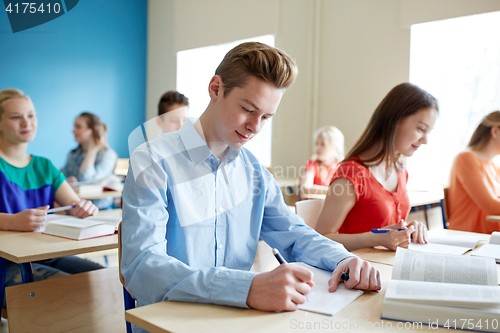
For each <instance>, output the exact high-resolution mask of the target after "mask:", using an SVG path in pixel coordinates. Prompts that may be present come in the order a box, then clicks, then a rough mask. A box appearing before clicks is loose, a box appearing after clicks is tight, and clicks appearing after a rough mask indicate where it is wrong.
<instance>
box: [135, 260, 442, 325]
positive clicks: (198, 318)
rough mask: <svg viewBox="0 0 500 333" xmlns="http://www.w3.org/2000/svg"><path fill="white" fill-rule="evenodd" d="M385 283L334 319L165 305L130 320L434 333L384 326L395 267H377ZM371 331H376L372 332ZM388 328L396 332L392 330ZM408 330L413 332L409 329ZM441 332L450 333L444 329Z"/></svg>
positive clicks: (147, 309) (143, 309)
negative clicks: (383, 314)
mask: <svg viewBox="0 0 500 333" xmlns="http://www.w3.org/2000/svg"><path fill="white" fill-rule="evenodd" d="M373 266H375V267H376V268H377V269H378V270H379V271H380V275H381V278H382V290H381V291H380V292H367V293H365V294H364V295H362V296H361V297H360V298H358V299H357V300H356V301H354V302H353V303H351V304H350V305H348V306H347V307H345V308H344V309H342V311H340V312H339V313H337V314H336V315H335V316H325V315H320V314H316V313H312V312H305V311H294V312H283V313H274V312H263V311H258V310H254V309H241V308H235V307H228V306H218V305H212V304H199V303H183V302H171V301H164V302H160V303H156V304H151V305H148V306H144V307H140V308H136V309H132V310H129V311H127V312H125V319H126V320H127V321H128V322H131V323H133V324H135V325H138V326H140V327H142V328H144V329H146V330H148V331H150V332H153V333H166V332H175V333H190V332H206V333H209V332H217V333H221V332H239V333H246V332H248V333H250V332H252V333H253V332H259V333H265V332H269V333H276V332H280V333H281V332H332V331H335V332H355V331H359V332H364V331H372V330H373V331H377V332H394V330H395V329H397V325H398V324H399V325H400V326H401V327H403V328H402V329H403V330H404V332H431V331H436V330H435V329H430V328H429V327H428V325H423V326H421V327H413V328H412V327H411V325H412V324H407V325H408V326H407V329H405V328H404V325H405V323H402V322H398V321H390V320H382V319H380V313H381V311H382V301H383V299H384V294H385V288H386V286H387V283H388V281H389V280H390V278H391V274H392V266H390V265H385V264H379V263H373ZM370 325H371V326H370ZM388 326H391V327H392V329H390V328H389V327H388ZM408 327H409V328H408ZM438 330H440V331H442V332H444V331H447V330H446V329H444V328H439V329H438Z"/></svg>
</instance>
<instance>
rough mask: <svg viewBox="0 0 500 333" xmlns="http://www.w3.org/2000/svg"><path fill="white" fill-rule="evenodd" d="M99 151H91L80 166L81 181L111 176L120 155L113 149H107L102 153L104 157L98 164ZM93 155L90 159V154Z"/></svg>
mask: <svg viewBox="0 0 500 333" xmlns="http://www.w3.org/2000/svg"><path fill="white" fill-rule="evenodd" d="M97 154H98V152H95V153H92V154H91V152H90V151H89V152H88V153H87V155H86V156H85V158H84V159H83V162H82V164H81V166H80V170H79V173H80V174H79V177H78V179H79V180H80V181H84V182H85V181H92V180H96V179H102V178H105V177H107V176H111V175H112V174H113V171H114V169H115V165H116V160H117V159H118V155H116V153H115V151H114V150H112V149H109V148H108V149H105V150H104V151H103V153H102V158H101V159H100V161H99V163H98V164H97V165H96V164H95V160H96V156H97ZM91 155H92V158H91V159H90V158H89V156H91Z"/></svg>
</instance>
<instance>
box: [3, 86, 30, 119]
mask: <svg viewBox="0 0 500 333" xmlns="http://www.w3.org/2000/svg"><path fill="white" fill-rule="evenodd" d="M16 98H24V99H26V100H28V101H30V100H31V99H30V98H29V96H28V95H25V94H24V93H23V92H22V91H21V90H19V89H14V88H8V89H4V90H2V91H0V118H1V117H2V114H3V113H4V112H5V110H4V108H3V105H4V104H5V102H7V101H9V100H11V99H16Z"/></svg>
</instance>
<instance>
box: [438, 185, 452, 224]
mask: <svg viewBox="0 0 500 333" xmlns="http://www.w3.org/2000/svg"><path fill="white" fill-rule="evenodd" d="M440 205H441V211H442V213H443V228H444V229H448V218H449V217H450V212H449V207H448V188H447V187H445V188H444V189H443V199H442V200H441V203H440Z"/></svg>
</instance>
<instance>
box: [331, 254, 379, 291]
mask: <svg viewBox="0 0 500 333" xmlns="http://www.w3.org/2000/svg"><path fill="white" fill-rule="evenodd" d="M342 273H349V280H347V281H345V282H344V284H345V286H346V287H347V288H348V289H361V290H380V288H381V287H382V285H381V282H380V272H379V271H378V269H376V268H375V267H373V266H372V265H371V264H370V263H369V262H368V261H365V260H361V259H359V258H356V257H350V258H346V259H344V260H342V261H341V262H339V264H338V265H337V268H335V270H334V271H333V273H332V278H331V279H330V280H329V281H328V284H329V285H330V289H328V291H330V292H334V291H335V290H337V285H338V284H339V283H340V282H342V278H341V276H342Z"/></svg>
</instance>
